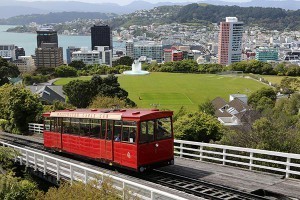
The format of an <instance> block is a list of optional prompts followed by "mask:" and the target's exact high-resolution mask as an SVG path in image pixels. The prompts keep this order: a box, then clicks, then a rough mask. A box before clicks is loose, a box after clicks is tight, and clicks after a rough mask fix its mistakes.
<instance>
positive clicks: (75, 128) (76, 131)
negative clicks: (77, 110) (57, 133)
mask: <svg viewBox="0 0 300 200" xmlns="http://www.w3.org/2000/svg"><path fill="white" fill-rule="evenodd" d="M70 133H71V134H73V135H80V119H77V118H71V130H70Z"/></svg>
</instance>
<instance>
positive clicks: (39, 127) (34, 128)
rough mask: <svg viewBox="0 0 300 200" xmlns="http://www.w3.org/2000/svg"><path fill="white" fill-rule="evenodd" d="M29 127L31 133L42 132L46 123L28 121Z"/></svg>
mask: <svg viewBox="0 0 300 200" xmlns="http://www.w3.org/2000/svg"><path fill="white" fill-rule="evenodd" d="M28 128H29V132H31V133H40V134H42V133H43V131H44V124H35V123H28Z"/></svg>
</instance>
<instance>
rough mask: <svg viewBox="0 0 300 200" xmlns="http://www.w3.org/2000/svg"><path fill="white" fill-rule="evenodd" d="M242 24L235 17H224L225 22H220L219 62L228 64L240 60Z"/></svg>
mask: <svg viewBox="0 0 300 200" xmlns="http://www.w3.org/2000/svg"><path fill="white" fill-rule="evenodd" d="M243 25H244V23H243V22H239V21H238V19H237V18H236V17H226V22H221V23H220V32H219V48H218V56H219V61H218V63H219V64H221V65H229V64H231V63H233V62H239V61H241V57H242V38H243V30H244V29H243Z"/></svg>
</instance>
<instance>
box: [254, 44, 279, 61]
mask: <svg viewBox="0 0 300 200" xmlns="http://www.w3.org/2000/svg"><path fill="white" fill-rule="evenodd" d="M255 59H256V60H259V61H263V62H267V61H277V60H278V50H277V49H276V48H269V47H259V48H257V49H256V54H255Z"/></svg>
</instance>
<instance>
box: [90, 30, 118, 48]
mask: <svg viewBox="0 0 300 200" xmlns="http://www.w3.org/2000/svg"><path fill="white" fill-rule="evenodd" d="M91 40H92V50H96V46H108V47H109V49H111V50H113V45H112V32H111V29H110V27H109V26H108V25H105V26H93V27H91Z"/></svg>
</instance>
